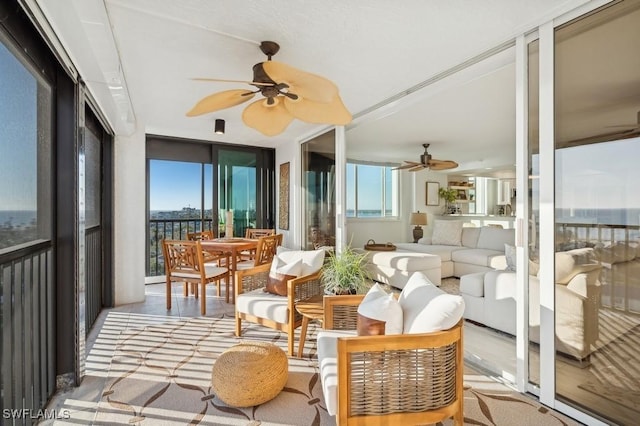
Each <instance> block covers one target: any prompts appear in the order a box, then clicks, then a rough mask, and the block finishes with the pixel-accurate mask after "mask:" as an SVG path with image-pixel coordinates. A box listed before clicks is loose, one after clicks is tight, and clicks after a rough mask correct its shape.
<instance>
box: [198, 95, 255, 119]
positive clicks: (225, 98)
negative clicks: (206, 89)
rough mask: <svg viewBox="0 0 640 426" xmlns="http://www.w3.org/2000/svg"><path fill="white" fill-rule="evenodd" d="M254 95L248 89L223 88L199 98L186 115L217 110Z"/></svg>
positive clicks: (244, 100) (237, 103)
mask: <svg viewBox="0 0 640 426" xmlns="http://www.w3.org/2000/svg"><path fill="white" fill-rule="evenodd" d="M254 96H255V94H254V93H252V92H251V91H250V90H244V89H235V90H225V91H224V92H218V93H214V94H213V95H210V96H207V97H206V98H203V99H202V100H200V101H199V102H198V103H197V104H196V105H195V106H194V107H193V108H191V110H190V111H189V112H187V116H188V117H195V116H196V115H202V114H206V113H208V112H213V111H218V110H221V109H225V108H230V107H232V106H236V105H239V104H241V103H243V102H246V101H248V100H249V99H251V98H253V97H254Z"/></svg>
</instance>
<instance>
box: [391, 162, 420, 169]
mask: <svg viewBox="0 0 640 426" xmlns="http://www.w3.org/2000/svg"><path fill="white" fill-rule="evenodd" d="M405 163H407V164H403V165H402V166H398V167H396V168H395V169H391V170H404V169H409V168H411V167H415V166H421V164H420V163H416V162H415V161H405Z"/></svg>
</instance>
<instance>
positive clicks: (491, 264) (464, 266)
mask: <svg viewBox="0 0 640 426" xmlns="http://www.w3.org/2000/svg"><path fill="white" fill-rule="evenodd" d="M462 225H463V222H462V221H454V220H436V221H435V223H434V230H433V234H432V235H431V236H430V237H427V238H422V239H420V240H419V241H418V242H417V243H395V246H396V247H397V251H395V252H387V253H386V254H385V255H377V254H376V255H375V256H371V257H370V260H369V262H370V264H369V271H370V272H371V274H372V278H373V279H374V280H376V281H379V282H382V283H385V284H390V285H392V286H394V287H397V288H403V286H404V285H405V284H406V281H407V279H408V277H409V276H411V273H413V272H415V271H420V272H424V273H425V274H427V276H429V278H430V279H431V281H432V282H433V283H434V284H436V285H439V284H440V278H446V277H454V276H455V277H461V276H463V275H466V274H471V273H475V272H487V271H492V270H494V269H505V268H506V266H507V263H506V258H505V252H504V247H505V244H509V245H514V242H515V229H502V228H498V227H492V226H485V227H482V228H466V227H463V226H462ZM420 254H422V257H423V258H424V260H423V261H421V262H418V261H416V260H412V261H411V262H406V261H403V260H402V258H406V257H408V256H413V257H414V258H419V257H420ZM433 256H437V257H438V258H439V261H438V259H435V258H433ZM437 263H439V265H438V267H439V272H440V277H438V278H436V277H434V276H433V274H434V273H435V270H434V269H435V268H436V266H435V265H436V264H437ZM421 264H423V265H421ZM418 265H420V267H424V268H427V269H420V267H418Z"/></svg>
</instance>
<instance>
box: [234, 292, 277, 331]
mask: <svg viewBox="0 0 640 426" xmlns="http://www.w3.org/2000/svg"><path fill="white" fill-rule="evenodd" d="M288 303H289V302H288V298H286V297H284V296H278V295H277V294H272V293H267V292H265V291H264V290H263V289H262V288H259V289H257V290H253V291H250V292H247V293H241V294H239V295H238V297H237V298H236V310H237V311H238V312H240V313H243V314H249V315H255V316H257V317H260V318H267V319H270V320H273V321H275V322H278V323H280V324H286V323H288V322H289V319H288V318H289V316H288V315H287V314H288V312H289V307H288Z"/></svg>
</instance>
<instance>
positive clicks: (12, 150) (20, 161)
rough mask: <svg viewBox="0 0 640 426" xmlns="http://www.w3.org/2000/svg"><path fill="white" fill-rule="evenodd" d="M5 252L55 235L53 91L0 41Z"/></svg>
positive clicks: (0, 205) (0, 200)
mask: <svg viewBox="0 0 640 426" xmlns="http://www.w3.org/2000/svg"><path fill="white" fill-rule="evenodd" d="M0 99H2V101H1V102H0V182H2V185H0V253H2V252H8V251H11V247H15V246H18V245H21V244H26V243H30V242H33V241H38V240H48V239H50V237H51V192H52V191H51V181H52V178H51V155H50V153H51V150H50V146H51V111H52V96H51V87H50V86H49V85H47V84H46V83H45V82H44V81H43V80H42V79H41V78H40V77H39V76H38V75H37V74H36V72H35V71H33V70H32V69H31V67H30V66H27V65H26V63H25V62H21V61H20V60H19V59H18V57H17V56H14V54H13V53H12V51H11V50H9V49H8V48H7V47H6V46H5V45H4V44H2V42H1V39H0Z"/></svg>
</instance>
